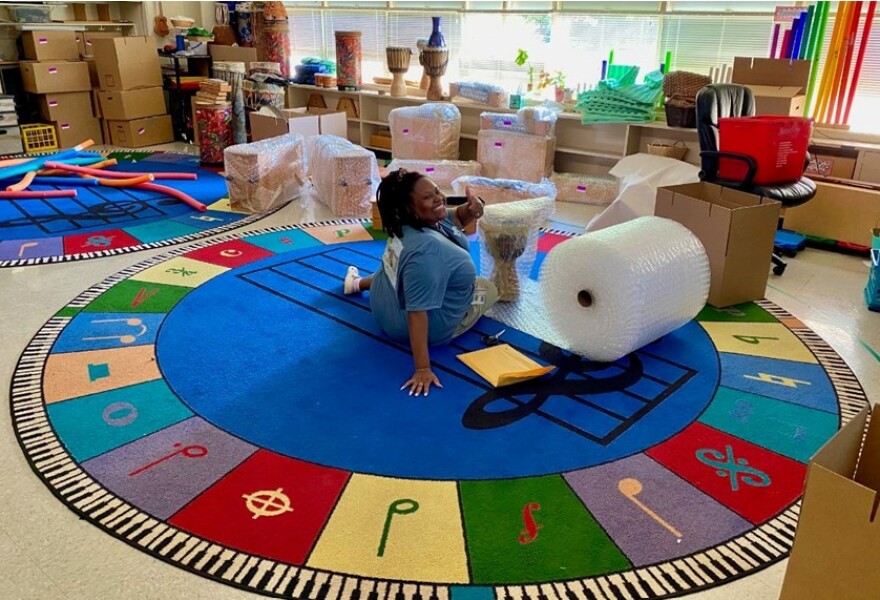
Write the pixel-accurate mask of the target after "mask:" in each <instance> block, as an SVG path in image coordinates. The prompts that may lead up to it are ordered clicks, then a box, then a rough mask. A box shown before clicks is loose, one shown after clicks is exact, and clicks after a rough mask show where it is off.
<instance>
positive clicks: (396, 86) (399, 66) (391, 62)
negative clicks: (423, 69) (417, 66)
mask: <svg viewBox="0 0 880 600" xmlns="http://www.w3.org/2000/svg"><path fill="white" fill-rule="evenodd" d="M385 57H386V58H387V60H388V70H389V71H391V95H392V96H394V97H395V98H397V97H400V96H406V93H407V90H406V81H405V80H404V79H403V75H404V73H406V72H407V71H409V60H410V58H411V57H412V50H411V49H410V48H408V47H405V46H389V47H388V48H385Z"/></svg>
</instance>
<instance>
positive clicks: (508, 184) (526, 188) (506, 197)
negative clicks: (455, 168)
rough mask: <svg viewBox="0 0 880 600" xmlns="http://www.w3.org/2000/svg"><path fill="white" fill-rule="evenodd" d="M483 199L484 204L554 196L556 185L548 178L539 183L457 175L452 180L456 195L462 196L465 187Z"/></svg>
mask: <svg viewBox="0 0 880 600" xmlns="http://www.w3.org/2000/svg"><path fill="white" fill-rule="evenodd" d="M467 187H470V188H471V190H472V191H473V192H474V194H476V195H477V196H479V197H480V198H482V199H483V201H485V202H486V204H500V203H502V202H513V201H515V200H528V199H529V198H541V197H545V196H546V197H548V198H554V199H555V198H556V186H555V185H553V182H551V181H550V180H549V179H542V180H541V182H540V183H531V182H529V181H520V180H518V179H490V178H489V177H459V178H458V179H456V180H454V181H453V182H452V189H453V190H454V191H455V195H456V196H464V195H465V188H467Z"/></svg>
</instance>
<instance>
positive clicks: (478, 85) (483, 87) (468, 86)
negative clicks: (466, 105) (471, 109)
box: [449, 81, 508, 108]
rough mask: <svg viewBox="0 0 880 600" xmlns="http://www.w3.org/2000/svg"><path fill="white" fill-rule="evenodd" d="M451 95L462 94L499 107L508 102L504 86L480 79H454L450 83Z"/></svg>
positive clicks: (463, 96) (453, 96)
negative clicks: (483, 81)
mask: <svg viewBox="0 0 880 600" xmlns="http://www.w3.org/2000/svg"><path fill="white" fill-rule="evenodd" d="M449 95H450V96H451V97H452V98H455V97H456V96H461V97H462V98H467V99H468V100H473V101H474V102H480V103H481V104H487V105H489V106H497V107H499V108H505V107H506V106H507V103H508V100H507V92H505V91H504V88H503V87H501V86H498V85H494V84H491V83H482V82H480V81H454V82H452V83H450V84H449Z"/></svg>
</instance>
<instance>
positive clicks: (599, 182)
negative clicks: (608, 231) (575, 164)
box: [550, 173, 620, 206]
mask: <svg viewBox="0 0 880 600" xmlns="http://www.w3.org/2000/svg"><path fill="white" fill-rule="evenodd" d="M550 181H552V182H553V184H554V185H555V186H556V199H557V200H559V201H560V202H577V203H578V204H592V205H593V206H608V205H609V204H611V203H612V202H614V199H615V198H617V194H619V193H620V180H619V179H617V177H613V176H610V175H609V176H606V177H599V176H595V175H581V174H580V173H553V175H551V176H550Z"/></svg>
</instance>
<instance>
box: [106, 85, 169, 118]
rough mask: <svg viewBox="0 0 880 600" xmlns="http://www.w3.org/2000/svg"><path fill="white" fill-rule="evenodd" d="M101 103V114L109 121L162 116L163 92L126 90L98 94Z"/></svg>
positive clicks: (155, 89)
mask: <svg viewBox="0 0 880 600" xmlns="http://www.w3.org/2000/svg"><path fill="white" fill-rule="evenodd" d="M98 98H100V101H101V114H102V115H103V116H104V118H105V119H110V120H111V121H131V120H133V119H142V118H143V117H152V116H155V115H164V114H166V113H167V112H168V109H167V108H166V107H165V91H164V90H163V89H162V88H160V87H154V88H144V89H142V90H128V91H122V92H105V91H100V92H98Z"/></svg>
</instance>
